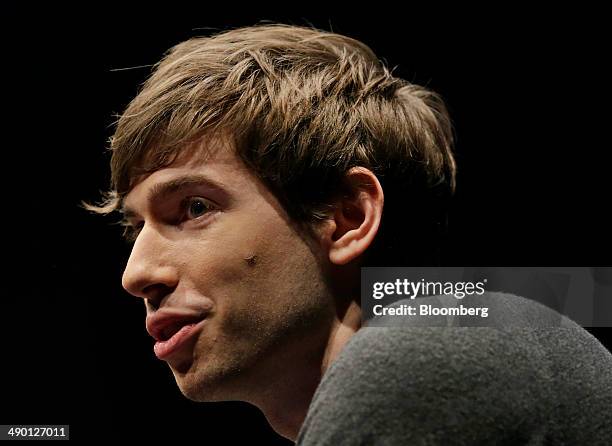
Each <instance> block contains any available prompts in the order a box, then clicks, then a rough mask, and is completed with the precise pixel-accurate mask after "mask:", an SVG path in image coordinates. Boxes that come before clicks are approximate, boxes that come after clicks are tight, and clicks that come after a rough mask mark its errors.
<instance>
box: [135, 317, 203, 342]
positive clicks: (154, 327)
mask: <svg viewBox="0 0 612 446" xmlns="http://www.w3.org/2000/svg"><path fill="white" fill-rule="evenodd" d="M205 317H206V314H202V313H179V312H171V311H163V310H158V311H157V312H156V313H155V314H152V315H150V316H147V321H146V326H147V331H148V332H149V334H150V335H151V336H153V338H155V340H156V341H165V340H168V339H170V338H171V337H172V336H173V335H174V334H175V333H176V332H177V331H179V330H180V329H181V327H183V326H185V325H187V324H192V323H195V322H199V321H201V320H202V319H204V318H205Z"/></svg>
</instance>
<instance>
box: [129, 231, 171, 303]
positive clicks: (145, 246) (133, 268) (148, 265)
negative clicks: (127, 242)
mask: <svg viewBox="0 0 612 446" xmlns="http://www.w3.org/2000/svg"><path fill="white" fill-rule="evenodd" d="M170 248H171V246H170V245H169V241H168V240H166V239H164V238H163V237H161V236H160V234H159V233H157V231H156V230H155V229H154V228H151V227H148V226H147V225H146V224H145V226H144V227H143V228H142V230H141V232H140V234H138V237H137V239H136V241H135V243H134V246H133V247H132V252H131V253H130V258H129V259H128V262H127V265H126V267H125V270H124V272H123V277H122V280H121V284H122V285H123V288H125V290H126V291H127V292H128V293H130V294H132V295H133V296H136V297H142V298H143V299H147V300H149V302H151V303H152V304H153V305H154V306H159V303H160V302H161V300H162V299H163V298H164V297H165V296H167V295H168V294H170V293H171V292H172V290H174V288H176V285H177V284H178V272H177V270H176V268H175V267H174V266H172V265H171V264H170V262H169V261H168V260H167V259H168V257H169V256H168V254H169V249H170Z"/></svg>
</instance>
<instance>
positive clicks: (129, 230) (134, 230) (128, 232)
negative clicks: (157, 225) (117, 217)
mask: <svg viewBox="0 0 612 446" xmlns="http://www.w3.org/2000/svg"><path fill="white" fill-rule="evenodd" d="M121 224H122V226H123V237H124V239H125V240H126V241H128V242H130V243H133V242H135V241H136V238H137V237H138V234H140V231H141V230H142V227H143V226H144V222H139V223H137V224H134V225H132V224H130V223H128V222H122V223H121Z"/></svg>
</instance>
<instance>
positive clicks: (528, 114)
mask: <svg viewBox="0 0 612 446" xmlns="http://www.w3.org/2000/svg"><path fill="white" fill-rule="evenodd" d="M408 6H409V8H408V9H407V10H402V11H399V10H394V9H389V8H387V7H382V5H381V6H380V7H379V9H378V12H372V11H371V10H368V11H363V12H360V11H356V10H352V9H348V8H339V7H338V8H337V10H333V8H332V9H330V8H329V7H328V8H327V9H316V8H315V7H314V6H313V7H311V8H309V9H308V10H304V11H298V12H296V11H293V12H282V11H279V10H269V11H265V10H263V9H258V10H257V11H248V10H245V9H243V8H241V7H238V6H235V7H228V8H227V9H228V10H227V11H226V12H212V11H210V10H205V9H202V10H198V11H195V10H176V11H174V12H167V11H155V10H153V9H150V10H148V11H147V12H146V13H145V12H141V13H139V14H130V15H129V16H128V15H127V12H126V11H124V10H123V9H122V7H121V6H120V5H119V4H112V5H110V6H107V8H106V9H104V10H96V9H95V8H93V9H90V10H87V11H85V10H75V9H67V8H66V9H57V8H56V9H46V10H41V9H37V8H36V7H34V6H24V7H23V8H22V10H19V11H17V10H14V9H13V10H9V11H5V13H6V14H5V16H4V17H5V18H4V21H5V23H4V27H3V34H4V36H3V42H4V47H3V59H4V63H3V72H4V78H5V80H4V81H3V82H4V88H3V105H4V116H5V118H4V125H3V127H4V128H3V138H2V140H3V142H4V144H3V155H2V156H3V160H4V165H3V169H2V170H3V175H2V178H3V181H4V191H5V194H4V198H5V200H4V203H5V212H3V218H2V221H3V223H4V226H3V232H2V233H3V234H4V243H3V253H4V259H5V262H4V264H5V266H4V267H3V278H4V281H3V282H4V286H3V293H2V294H3V299H2V306H1V307H0V311H1V313H0V315H1V318H2V339H3V341H2V342H3V345H4V348H3V349H2V350H1V356H0V358H1V359H0V361H1V362H0V363H1V365H2V383H3V385H2V395H0V414H1V417H0V423H3V424H9V423H19V424H27V423H30V424H32V423H38V424H70V425H71V437H72V438H74V439H79V438H89V439H91V438H92V436H95V437H96V438H107V439H109V440H112V439H116V438H124V439H125V438H131V439H140V440H145V441H146V440H149V439H162V440H163V439H174V441H175V442H176V443H181V442H182V441H183V440H188V439H195V438H199V439H201V440H202V441H203V442H204V444H231V443H239V444H240V443H247V442H248V443H252V442H255V441H263V442H264V443H266V444H275V443H274V441H278V444H285V442H284V441H283V440H280V439H278V437H276V436H275V434H273V432H272V431H271V429H270V428H269V427H268V426H267V424H266V422H265V419H264V417H263V415H261V414H260V413H259V411H258V410H256V409H254V408H252V407H250V406H248V405H246V404H243V403H219V404H196V403H192V402H190V401H187V400H186V399H185V398H183V397H182V396H181V395H180V393H179V391H178V389H177V388H176V386H175V385H174V384H173V379H172V377H171V373H170V372H169V371H168V369H167V367H166V366H165V364H164V363H162V362H160V361H158V360H156V359H155V357H154V355H153V353H152V341H151V340H150V338H149V337H148V335H147V334H146V332H145V330H144V308H143V306H142V302H141V301H140V300H139V299H135V298H132V297H130V296H128V295H127V293H125V292H124V291H123V290H122V289H121V286H120V277H121V273H122V268H123V265H124V263H125V261H126V259H127V256H128V254H129V251H128V246H127V245H125V244H124V243H123V242H122V241H121V240H120V238H119V234H120V229H119V228H118V227H115V226H110V225H109V221H108V219H104V218H101V217H94V216H91V215H88V214H87V213H86V212H85V211H83V210H82V209H80V208H79V207H78V204H79V202H80V201H81V200H89V201H92V200H96V199H97V198H98V197H99V191H100V190H101V189H105V188H106V187H107V185H108V180H109V174H108V172H107V170H108V169H107V164H108V159H109V157H108V153H105V150H104V149H105V147H106V146H107V139H108V138H109V137H110V135H111V134H112V127H111V124H112V122H113V113H120V112H121V111H122V110H123V108H124V107H125V106H126V105H127V103H128V102H129V100H130V99H131V98H132V97H133V96H134V95H135V93H136V92H137V88H138V86H139V84H140V83H141V82H143V81H144V79H145V78H146V76H147V75H148V73H149V69H148V68H139V69H132V70H119V71H116V69H121V68H126V67H134V66H141V65H151V64H153V63H155V62H157V61H158V60H159V58H160V57H161V55H162V54H163V52H164V51H165V50H166V49H168V48H169V47H171V46H172V45H173V44H176V43H179V42H180V41H182V40H184V39H186V38H188V37H191V36H195V35H204V34H209V33H210V32H211V30H210V29H208V28H213V29H216V30H223V29H228V28H232V27H236V26H242V25H251V24H255V23H258V22H260V21H261V20H270V21H280V22H284V23H293V24H297V25H308V24H312V25H314V26H316V27H319V28H324V29H330V28H332V29H333V30H334V31H336V32H340V33H343V34H347V35H349V36H351V37H355V38H357V39H360V40H362V41H364V42H365V43H367V44H368V45H370V47H371V48H372V49H373V50H374V51H375V52H376V53H377V54H378V55H379V57H381V58H384V59H385V60H386V61H387V63H388V65H389V66H391V67H393V66H397V68H396V70H395V73H396V74H397V75H398V76H400V77H404V78H406V79H409V80H412V81H414V82H416V83H419V84H424V85H427V86H429V87H430V88H432V89H433V90H435V91H437V92H439V93H440V94H441V95H442V96H443V97H444V98H445V100H446V101H447V104H448V106H449V109H450V112H451V115H452V117H453V120H454V124H455V129H456V133H457V160H458V164H459V178H458V181H459V188H458V193H457V197H456V201H455V207H454V209H453V212H452V214H451V219H450V223H451V226H450V228H451V232H450V238H449V241H448V244H447V246H446V248H445V256H444V264H447V265H476V264H488V265H505V266H512V265H514V266H538V265H541V266H544V265H549V266H550V265H553V266H554V265H557V266H569V265H571V266H594V265H599V266H603V265H610V264H611V263H612V262H611V260H610V252H611V251H610V239H611V237H610V235H609V234H610V228H611V227H612V225H611V222H610V217H609V213H608V210H609V207H610V206H609V196H610V186H609V178H610V173H609V161H608V160H609V155H608V152H609V150H610V147H609V141H608V138H607V126H606V124H607V122H606V120H607V117H606V116H605V114H604V111H605V102H606V100H607V93H605V92H604V91H603V89H604V87H605V85H606V83H605V82H604V79H605V76H604V73H603V61H604V60H605V57H604V54H607V53H605V52H604V35H603V28H602V27H601V23H600V22H599V21H598V17H600V15H599V14H598V12H597V11H586V10H581V11H575V10H570V9H566V10H559V9H555V10H543V11H534V10H528V9H525V10H520V11H519V10H512V9H507V10H498V11H492V10H474V11H470V10H463V11H442V10H440V9H441V7H440V9H436V7H434V8H432V9H431V10H427V11H425V10H423V9H419V8H416V7H414V6H412V5H408ZM371 7H372V5H370V7H369V8H371ZM165 8H168V9H169V6H168V5H166V6H165ZM315 11H317V12H315ZM459 12H461V14H459ZM464 17H465V18H464ZM204 28H206V29H204ZM611 330H612V329H609V328H607V329H603V328H601V329H592V330H591V332H592V333H594V334H595V335H596V336H597V337H598V338H599V339H601V340H602V342H604V343H605V344H606V345H607V346H608V348H611V346H612V342H611V340H610V333H611ZM206 441H208V443H206Z"/></svg>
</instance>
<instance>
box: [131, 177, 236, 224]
mask: <svg viewBox="0 0 612 446" xmlns="http://www.w3.org/2000/svg"><path fill="white" fill-rule="evenodd" d="M202 185H204V186H206V187H207V188H208V189H211V190H213V191H215V192H217V193H219V194H221V197H222V198H223V197H227V192H226V191H225V189H224V188H223V186H222V185H221V184H218V183H217V182H215V181H213V180H211V179H210V178H208V177H207V176H205V175H185V176H181V177H177V178H173V179H171V180H168V181H165V182H163V183H158V184H155V185H154V186H152V187H151V189H150V190H149V192H148V194H147V201H148V202H149V203H152V202H154V201H160V200H163V199H164V198H167V197H168V196H170V195H172V194H175V193H176V192H178V191H180V190H182V189H185V188H188V187H193V186H202ZM121 213H122V214H123V217H124V218H126V219H130V218H134V217H136V216H137V215H138V213H137V212H135V211H134V210H133V209H131V208H128V207H123V208H122V209H121Z"/></svg>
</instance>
